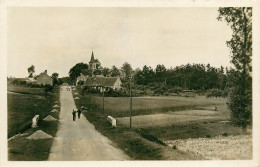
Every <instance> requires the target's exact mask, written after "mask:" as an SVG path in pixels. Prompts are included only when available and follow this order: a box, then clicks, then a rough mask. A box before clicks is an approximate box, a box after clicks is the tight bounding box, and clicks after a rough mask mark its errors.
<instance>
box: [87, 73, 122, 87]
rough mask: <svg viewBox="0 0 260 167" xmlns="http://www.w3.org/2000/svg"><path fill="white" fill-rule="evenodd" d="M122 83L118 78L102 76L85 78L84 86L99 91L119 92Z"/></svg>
mask: <svg viewBox="0 0 260 167" xmlns="http://www.w3.org/2000/svg"><path fill="white" fill-rule="evenodd" d="M121 85H122V82H121V80H120V78H119V77H104V76H102V75H99V76H94V77H89V78H87V80H86V82H85V84H84V86H87V87H91V88H94V89H99V90H101V91H102V90H103V89H105V90H110V89H113V90H120V89H121V88H122V87H121Z"/></svg>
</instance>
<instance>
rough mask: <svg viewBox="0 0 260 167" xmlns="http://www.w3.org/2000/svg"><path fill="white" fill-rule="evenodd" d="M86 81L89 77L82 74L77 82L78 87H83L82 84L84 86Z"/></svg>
mask: <svg viewBox="0 0 260 167" xmlns="http://www.w3.org/2000/svg"><path fill="white" fill-rule="evenodd" d="M86 80H87V76H85V75H83V74H82V73H80V76H78V78H77V81H76V86H78V85H81V83H82V84H84V83H85V82H86Z"/></svg>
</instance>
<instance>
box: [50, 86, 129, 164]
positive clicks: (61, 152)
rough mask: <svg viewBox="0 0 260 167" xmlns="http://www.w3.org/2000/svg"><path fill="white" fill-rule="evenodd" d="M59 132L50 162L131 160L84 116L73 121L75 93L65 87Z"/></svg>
mask: <svg viewBox="0 0 260 167" xmlns="http://www.w3.org/2000/svg"><path fill="white" fill-rule="evenodd" d="M60 105H61V109H60V119H59V129H58V132H57V134H56V137H55V138H54V141H53V143H52V147H51V152H50V155H49V160H50V161H63V160H64V161H80V160H128V159H129V157H128V156H127V155H126V154H125V153H124V152H123V151H121V150H120V149H119V148H117V147H116V146H115V145H114V146H113V143H112V142H111V141H110V140H109V139H108V138H106V137H105V136H103V135H101V134H100V133H99V132H98V131H96V130H95V127H94V126H93V125H92V124H90V123H89V121H88V120H87V119H86V118H85V117H84V115H83V114H81V118H80V119H78V118H77V119H76V121H73V120H72V110H73V108H76V106H75V102H74V99H73V96H72V92H71V90H70V91H67V90H66V89H65V87H63V88H62V89H61V91H60Z"/></svg>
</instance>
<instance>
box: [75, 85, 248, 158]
mask: <svg viewBox="0 0 260 167" xmlns="http://www.w3.org/2000/svg"><path fill="white" fill-rule="evenodd" d="M74 92H75V91H74ZM77 92H78V93H79V92H80V90H77ZM76 96H77V97H79V98H80V99H78V100H75V101H76V105H77V107H81V106H86V107H88V108H89V111H88V112H84V113H83V114H84V115H85V116H86V117H87V119H88V120H89V121H90V122H91V123H93V124H94V125H95V127H96V129H97V130H98V131H100V132H101V133H102V134H103V135H106V136H107V137H108V138H110V139H111V140H112V141H114V142H115V143H117V144H118V146H119V147H120V148H121V149H123V150H125V151H126V153H127V154H128V155H130V157H132V158H133V159H137V160H142V159H158V160H166V159H167V160H169V159H171V160H186V159H189V160H192V159H225V158H223V157H219V156H218V155H216V154H217V151H222V152H223V154H224V155H226V154H228V149H226V152H225V150H221V149H220V148H219V150H218V149H216V150H214V148H210V147H209V146H210V145H211V144H209V146H208V145H207V144H205V146H203V142H204V141H205V142H206V141H208V143H212V145H213V146H214V147H217V146H218V145H216V143H221V142H220V141H217V139H218V136H223V139H221V141H224V142H223V143H228V144H227V145H225V146H226V147H225V148H229V147H230V148H235V147H233V146H230V145H232V144H234V143H236V146H237V147H236V150H234V149H233V151H236V152H237V154H236V155H235V157H229V159H250V158H251V157H252V150H250V147H249V146H250V141H248V140H247V142H248V144H247V145H239V143H240V144H241V142H240V140H239V139H237V138H240V137H239V136H241V134H242V129H241V128H240V127H236V126H233V125H232V124H231V123H230V122H229V116H230V111H229V109H228V108H227V105H226V99H224V98H206V97H203V96H197V97H178V96H173V97H169V96H165V97H163V96H160V97H135V98H133V114H132V115H134V116H133V117H132V129H130V128H129V98H127V97H105V107H104V108H105V115H112V116H114V117H116V119H117V128H111V127H110V125H109V123H108V122H107V121H106V117H105V116H104V115H103V112H102V105H103V101H102V100H103V99H102V97H98V96H93V95H92V96H91V95H87V96H82V95H80V93H79V94H78V95H74V97H76ZM215 107H217V111H215V110H214V109H215ZM236 136H238V137H236ZM241 138H244V136H242V137H241ZM246 138H247V139H249V140H250V139H252V136H251V135H250V133H249V135H246ZM204 139H205V140H204ZM177 140H178V141H194V142H195V141H197V140H198V141H203V142H201V143H200V144H201V147H202V148H203V149H201V150H203V151H204V152H213V153H214V156H213V157H210V158H209V157H208V156H207V155H202V153H200V152H198V153H194V151H193V147H192V144H191V146H190V148H191V150H188V149H187V148H188V147H187V148H186V147H185V144H183V145H178V146H177V149H173V148H172V145H171V144H170V142H173V141H177ZM237 141H239V142H237ZM191 143H192V142H191ZM223 143H222V145H221V146H223V147H224V144H223ZM242 143H243V142H242ZM164 144H165V145H164ZM198 144H199V143H198ZM182 147H184V148H185V149H184V148H183V149H182ZM194 147H195V146H194ZM196 149H197V148H196ZM207 150H208V151H207ZM210 150H211V151H210ZM245 150H246V151H247V152H246V154H247V155H243V154H242V152H243V151H245ZM140 152H142V154H140ZM213 153H211V154H212V155H213Z"/></svg>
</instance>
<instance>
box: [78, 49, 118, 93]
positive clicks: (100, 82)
mask: <svg viewBox="0 0 260 167" xmlns="http://www.w3.org/2000/svg"><path fill="white" fill-rule="evenodd" d="M89 68H90V69H91V70H92V76H89V75H84V74H82V73H80V76H78V77H77V80H76V86H78V85H82V86H87V87H92V88H95V89H100V90H102V89H103V88H105V90H108V89H113V90H119V89H121V88H122V87H121V84H122V82H121V80H120V78H119V77H104V76H103V75H94V71H95V70H101V71H102V67H101V64H100V62H99V60H98V59H95V57H94V53H93V51H92V53H91V59H90V61H89Z"/></svg>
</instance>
